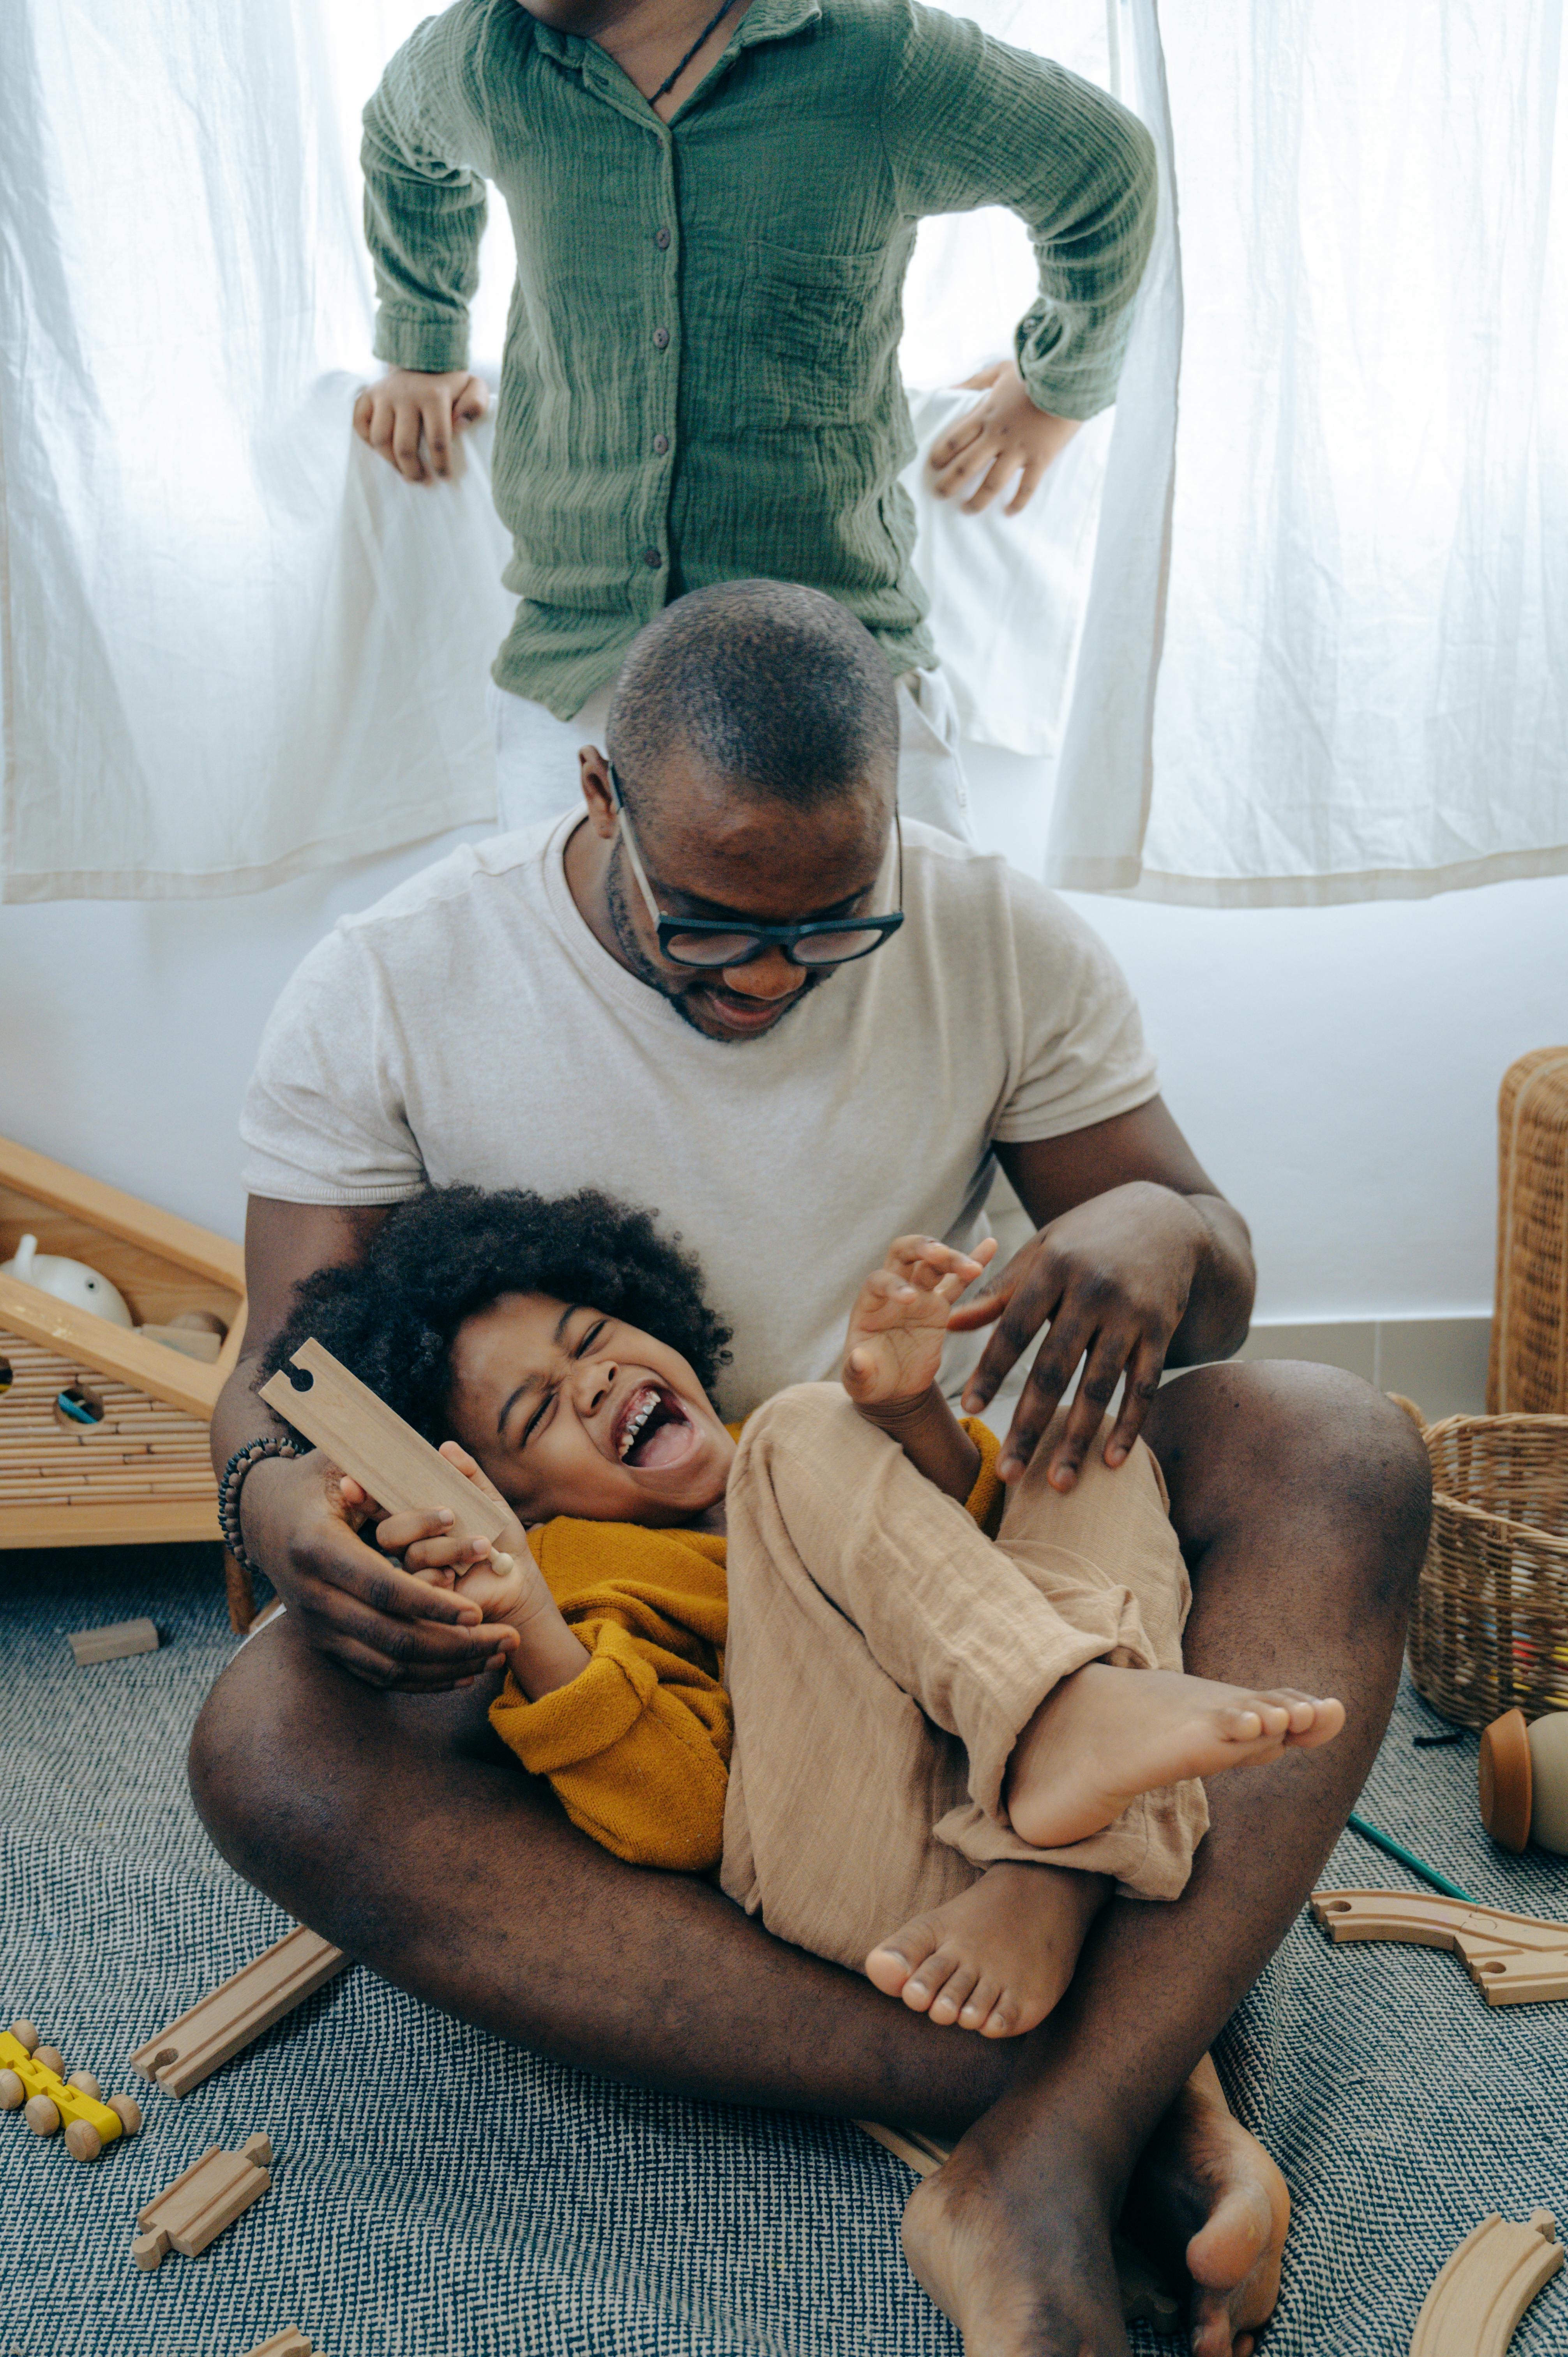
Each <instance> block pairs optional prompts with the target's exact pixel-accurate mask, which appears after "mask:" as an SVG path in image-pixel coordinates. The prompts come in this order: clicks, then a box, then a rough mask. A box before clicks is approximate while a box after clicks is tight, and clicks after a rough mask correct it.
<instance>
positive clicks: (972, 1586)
mask: <svg viewBox="0 0 1568 2357" xmlns="http://www.w3.org/2000/svg"><path fill="white" fill-rule="evenodd" d="M1048 1456H1049V1449H1048V1447H1047V1444H1045V1443H1042V1444H1041V1446H1040V1448H1038V1449H1037V1450H1036V1454H1035V1457H1034V1459H1033V1461H1032V1463H1031V1465H1030V1467H1029V1469H1028V1470H1027V1472H1026V1474H1025V1476H1024V1479H1023V1480H1021V1481H1020V1482H1019V1483H1018V1484H1017V1485H1016V1487H1015V1489H1014V1490H1013V1491H1011V1493H1010V1495H1009V1497H1008V1501H1007V1506H1006V1511H1005V1512H1004V1516H1003V1521H1002V1527H1001V1534H1000V1535H999V1537H998V1538H997V1539H996V1540H995V1541H994V1542H993V1541H992V1540H990V1539H988V1538H986V1537H985V1535H984V1534H983V1532H982V1531H980V1530H979V1529H978V1528H977V1527H976V1525H975V1523H973V1521H972V1519H971V1517H970V1516H969V1514H968V1513H966V1512H965V1511H964V1509H963V1507H962V1506H961V1505H959V1504H958V1503H956V1502H955V1501H953V1500H952V1499H950V1498H946V1497H944V1496H942V1494H941V1493H940V1491H937V1490H935V1489H933V1487H932V1486H931V1484H930V1483H929V1481H927V1480H925V1479H924V1478H923V1477H922V1476H921V1475H920V1474H918V1473H917V1472H916V1470H915V1469H914V1467H913V1466H912V1465H911V1464H910V1463H909V1462H908V1458H906V1457H905V1456H904V1454H903V1451H902V1450H901V1449H900V1448H898V1447H897V1444H896V1443H895V1442H893V1441H891V1440H889V1439H888V1438H886V1436H885V1435H884V1434H882V1433H880V1432H877V1431H875V1429H874V1428H873V1427H872V1426H870V1425H868V1424H866V1423H865V1421H864V1420H863V1419H862V1418H861V1417H860V1416H859V1415H856V1413H855V1410H854V1406H853V1405H852V1404H851V1402H850V1400H849V1399H848V1397H847V1396H846V1394H844V1392H843V1390H842V1389H841V1388H840V1387H839V1386H838V1385H837V1384H836V1383H802V1384H800V1385H798V1386H797V1387H796V1388H795V1389H794V1390H792V1391H788V1392H781V1393H780V1394H779V1396H778V1397H777V1398H776V1399H773V1400H770V1401H769V1402H768V1405H767V1406H766V1407H763V1408H761V1409H759V1410H758V1412H757V1415H754V1416H753V1417H752V1419H751V1421H750V1422H749V1423H748V1424H747V1426H746V1430H745V1432H744V1434H743V1435H742V1437H741V1442H740V1447H739V1449H738V1451H737V1452H736V1461H735V1466H734V1469H733V1471H732V1473H731V1475H730V1483H729V1496H728V1516H729V1641H728V1646H727V1649H726V1653H725V1682H726V1684H727V1685H728V1687H729V1692H730V1696H731V1700H732V1702H733V1705H734V1709H735V1750H734V1755H733V1757H732V1759H731V1762H730V1778H729V1792H728V1798H727V1802H726V1804H725V1833H724V1860H723V1865H722V1867H721V1880H722V1882H723V1885H724V1889H725V1892H726V1893H727V1895H728V1896H729V1897H730V1898H731V1899H733V1900H736V1902H737V1903H738V1904H739V1905H741V1906H743V1907H744V1908H746V1910H747V1912H748V1913H750V1914H760V1915H761V1917H762V1920H763V1921H764V1922H765V1923H766V1924H767V1926H768V1930H769V1931H770V1932H776V1933H778V1935H779V1937H780V1938H781V1939H785V1940H789V1941H792V1942H794V1943H795V1944H796V1945H797V1946H800V1947H803V1948H811V1949H813V1950H814V1951H815V1952H816V1953H818V1954H819V1955H824V1956H831V1957H832V1958H834V1959H835V1960H836V1961H837V1962H838V1963H840V1964H849V1965H852V1966H854V1967H855V1968H856V1969H857V1970H858V1969H859V1968H860V1967H861V1965H862V1964H864V1961H865V1955H866V1953H867V1951H868V1950H869V1949H870V1948H872V1947H874V1946H875V1944H876V1943H877V1941H878V1940H880V1939H882V1938H884V1937H885V1936H886V1934H887V1933H888V1932H892V1931H896V1930H897V1927H898V1925H899V1924H900V1923H903V1922H906V1921H908V1919H909V1918H910V1917H911V1916H913V1915H917V1914H919V1913H921V1912H922V1911H924V1910H926V1909H929V1908H930V1907H933V1906H936V1905H940V1903H941V1902H942V1901H943V1900H950V1899H952V1898H954V1897H956V1895H957V1894H958V1893H959V1892H960V1891H961V1890H964V1889H967V1888H968V1887H969V1885H970V1884H971V1883H972V1882H973V1881H974V1880H975V1879H976V1878H977V1877H978V1876H979V1875H980V1874H981V1873H982V1872H983V1870H984V1868H985V1867H987V1866H989V1865H991V1864H993V1862H995V1861H996V1860H998V1859H1001V1858H1017V1859H1028V1860H1033V1861H1035V1862H1036V1863H1039V1862H1042V1861H1043V1862H1045V1863H1046V1864H1049V1865H1057V1866H1069V1867H1080V1868H1082V1869H1083V1870H1085V1871H1086V1872H1094V1873H1100V1874H1109V1875H1112V1876H1114V1877H1115V1879H1116V1882H1117V1885H1118V1887H1119V1889H1121V1890H1122V1892H1123V1894H1125V1895H1126V1896H1129V1897H1133V1898H1139V1899H1175V1898H1176V1897H1177V1896H1178V1895H1179V1893H1180V1892H1181V1890H1182V1889H1183V1888H1184V1887H1185V1885H1186V1882H1187V1876H1188V1874H1189V1872H1190V1871H1191V1866H1192V1853H1193V1851H1194V1849H1195V1848H1196V1847H1197V1843H1198V1842H1199V1840H1200V1839H1201V1838H1202V1835H1203V1833H1204V1831H1205V1829H1206V1827H1207V1825H1208V1804H1207V1803H1206V1801H1205V1798H1204V1792H1203V1787H1202V1785H1201V1783H1198V1782H1197V1781H1190V1782H1187V1783H1183V1784H1178V1785H1173V1786H1169V1787H1167V1788H1165V1790H1163V1791H1160V1792H1148V1793H1145V1794H1144V1796H1143V1797H1142V1798H1141V1799H1140V1800H1138V1801H1136V1802H1134V1803H1133V1806H1132V1807H1131V1808H1129V1809H1128V1810H1126V1811H1125V1813H1123V1814H1122V1816H1121V1817H1119V1818H1118V1819H1117V1821H1116V1823H1115V1824H1113V1825H1111V1826H1109V1827H1108V1828H1107V1829H1106V1831H1105V1832H1103V1833H1101V1834H1097V1835H1093V1836H1092V1838H1090V1840H1088V1841H1081V1842H1075V1843H1074V1844H1072V1846H1070V1847H1069V1848H1064V1849H1055V1850H1044V1849H1032V1848H1030V1847H1029V1846H1028V1845H1027V1844H1026V1843H1025V1842H1023V1841H1021V1840H1020V1839H1019V1837H1018V1836H1017V1835H1016V1834H1015V1833H1014V1832H1013V1830H1012V1827H1011V1826H1010V1825H1009V1824H1008V1822H1007V1814H1006V1811H1005V1809H1004V1805H1003V1800H1002V1787H1003V1783H1004V1779H1005V1774H1006V1768H1007V1761H1008V1758H1009V1755H1010V1754H1011V1752H1012V1749H1013V1747H1014V1745H1015V1742H1016V1740H1017V1738H1018V1736H1019V1734H1020V1733H1021V1732H1022V1730H1023V1728H1024V1727H1025V1726H1026V1723H1027V1721H1028V1720H1029V1718H1030V1717H1031V1716H1032V1715H1033V1713H1034V1712H1035V1710H1036V1708H1037V1707H1038V1706H1039V1705H1040V1703H1041V1702H1042V1701H1043V1700H1044V1699H1045V1697H1046V1695H1047V1694H1048V1693H1049V1692H1050V1690H1051V1688H1052V1687H1053V1686H1054V1685H1055V1684H1057V1682H1058V1679H1060V1678H1063V1677H1066V1676H1067V1675H1068V1674H1069V1673H1070V1672H1071V1671H1073V1670H1076V1669H1080V1668H1081V1667H1082V1666H1083V1664H1084V1663H1086V1662H1093V1661H1105V1662H1110V1663H1115V1664H1117V1665H1118V1666H1128V1667H1133V1668H1139V1669H1151V1668H1157V1669H1179V1668H1180V1667H1181V1632H1182V1629H1183V1626H1184V1624H1185V1622H1186V1620H1187V1611H1188V1609H1189V1607H1190V1604H1191V1601H1192V1591H1191V1588H1190V1587H1189V1585H1188V1582H1187V1571H1186V1567H1185V1566H1184V1565H1183V1563H1182V1559H1181V1552H1180V1549H1179V1548H1178V1546H1177V1544H1176V1534H1175V1532H1174V1531H1173V1530H1172V1528H1171V1524H1170V1517H1169V1513H1168V1511H1167V1500H1166V1496H1165V1482H1164V1480H1163V1479H1162V1477H1161V1474H1160V1469H1159V1467H1158V1466H1157V1465H1156V1464H1155V1459H1154V1458H1153V1456H1152V1455H1151V1454H1150V1452H1149V1450H1148V1449H1147V1448H1144V1445H1143V1443H1142V1442H1141V1441H1140V1442H1139V1443H1138V1445H1137V1447H1136V1448H1134V1450H1133V1454H1132V1456H1131V1457H1130V1458H1128V1459H1127V1461H1126V1463H1125V1464H1124V1465H1122V1466H1121V1467H1120V1468H1119V1469H1117V1470H1116V1471H1114V1472H1112V1471H1111V1470H1109V1469H1107V1467H1106V1466H1105V1464H1104V1463H1103V1461H1102V1459H1101V1455H1100V1452H1099V1449H1098V1448H1095V1449H1091V1450H1090V1453H1089V1456H1088V1458H1087V1459H1086V1461H1085V1464H1084V1468H1083V1471H1082V1472H1081V1474H1080V1475H1079V1480H1078V1484H1077V1486H1076V1488H1074V1489H1073V1490H1072V1491H1070V1492H1069V1494H1068V1495H1067V1496H1066V1497H1063V1496H1060V1495H1059V1494H1058V1492H1057V1491H1055V1490H1053V1489H1052V1488H1051V1487H1050V1485H1049V1483H1048V1482H1047V1480H1046V1478H1045V1469H1046V1465H1047V1459H1048Z"/></svg>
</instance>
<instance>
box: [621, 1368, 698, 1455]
mask: <svg viewBox="0 0 1568 2357" xmlns="http://www.w3.org/2000/svg"><path fill="white" fill-rule="evenodd" d="M696 1437H697V1433H696V1427H695V1426H694V1425H693V1422H692V1419H691V1417H690V1416H689V1415H687V1413H686V1411H685V1409H684V1408H683V1407H682V1405H681V1402H680V1400H679V1399H678V1398H677V1396H676V1394H674V1393H673V1392H672V1391H668V1390H666V1389H665V1387H664V1386H663V1385H662V1384H656V1383H639V1385H638V1388H637V1389H636V1391H634V1392H633V1393H632V1394H631V1396H630V1398H629V1399H628V1401H627V1403H626V1405H625V1406H624V1407H623V1408H622V1409H621V1412H620V1414H619V1415H618V1417H617V1418H616V1425H615V1435H614V1440H615V1452H616V1455H617V1456H618V1458H620V1461H621V1463H622V1464H623V1465H636V1466H639V1467H641V1468H644V1469H657V1468H658V1467H660V1466H661V1465H675V1464H678V1463H679V1462H680V1460H681V1458H682V1457H684V1456H685V1454H686V1452H687V1450H688V1449H689V1448H691V1447H692V1445H693V1442H694V1440H695V1439H696Z"/></svg>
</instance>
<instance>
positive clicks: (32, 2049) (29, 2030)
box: [11, 2021, 38, 2054]
mask: <svg viewBox="0 0 1568 2357" xmlns="http://www.w3.org/2000/svg"><path fill="white" fill-rule="evenodd" d="M11 2035H12V2037H13V2038H14V2039H15V2040H16V2043H17V2045H18V2046H25V2047H26V2048H27V2051H28V2053H29V2054H36V2053H37V2052H38V2031H37V2030H36V2029H34V2027H33V2025H32V2023H31V2022H30V2021H14V2022H13V2023H12V2024H11Z"/></svg>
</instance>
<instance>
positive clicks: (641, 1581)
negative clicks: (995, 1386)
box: [490, 1418, 1005, 1874]
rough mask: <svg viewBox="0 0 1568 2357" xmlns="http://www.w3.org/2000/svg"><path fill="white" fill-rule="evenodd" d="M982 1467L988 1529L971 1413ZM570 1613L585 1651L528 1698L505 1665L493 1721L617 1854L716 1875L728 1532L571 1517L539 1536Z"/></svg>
mask: <svg viewBox="0 0 1568 2357" xmlns="http://www.w3.org/2000/svg"><path fill="white" fill-rule="evenodd" d="M964 1430H965V1431H966V1432H967V1433H968V1434H969V1436H970V1438H971V1439H972V1441H973V1442H974V1443H975V1446H976V1447H977V1448H979V1450H980V1470H979V1472H978V1473H977V1474H976V1476H975V1481H974V1487H973V1489H972V1491H971V1492H970V1494H969V1497H968V1499H967V1500H966V1501H965V1503H966V1505H967V1507H968V1510H969V1512H971V1513H972V1515H973V1516H974V1519H975V1521H976V1522H977V1523H979V1524H980V1526H981V1528H982V1529H983V1531H986V1532H987V1533H990V1534H993V1533H994V1530H995V1526H996V1524H997V1523H999V1522H1000V1521H1001V1518H1002V1507H1003V1504H1004V1498H1005V1492H1004V1489H1003V1486H1002V1483H1001V1481H1000V1480H999V1479H998V1477H997V1472H996V1459H997V1457H998V1454H999V1450H1000V1444H999V1443H998V1441H997V1440H996V1438H995V1437H994V1436H993V1434H992V1433H991V1432H989V1431H988V1430H987V1429H986V1427H985V1426H984V1425H983V1424H979V1423H976V1422H973V1421H972V1420H970V1419H967V1418H966V1419H965V1422H964ZM528 1544H529V1547H530V1549H531V1550H532V1555H533V1559H534V1561H535V1563H536V1564H537V1565H538V1566H539V1568H540V1570H541V1571H542V1573H543V1575H544V1579H545V1584H546V1586H547V1587H549V1589H550V1593H551V1594H552V1596H553V1598H555V1601H556V1603H557V1604H558V1605H559V1606H560V1608H561V1612H562V1616H563V1618H564V1620H565V1621H566V1622H567V1625H568V1626H569V1627H570V1628H571V1629H572V1631H573V1632H574V1633H575V1636H576V1637H577V1639H578V1641H580V1642H581V1643H582V1644H584V1645H585V1646H586V1648H587V1651H588V1653H589V1656H590V1658H589V1661H588V1664H587V1667H586V1668H585V1669H584V1670H583V1671H581V1672H580V1673H579V1674H578V1675H577V1676H576V1677H575V1678H574V1679H573V1680H572V1682H571V1684H569V1685H564V1686H558V1687H557V1688H556V1689H555V1691H554V1693H553V1694H547V1695H541V1696H540V1698H539V1700H538V1701H537V1702H530V1701H529V1699H528V1697H527V1695H525V1694H524V1693H523V1691H522V1689H521V1686H520V1685H519V1684H518V1683H517V1681H516V1679H515V1678H514V1677H513V1676H512V1674H511V1673H510V1671H509V1672H508V1673H507V1679H506V1684H505V1685H504V1686H503V1687H502V1689H501V1692H500V1694H499V1696H498V1697H497V1699H496V1700H495V1701H494V1702H493V1703H492V1704H491V1705H490V1723H491V1725H492V1726H493V1727H495V1730H496V1732H497V1734H498V1735H499V1737H500V1738H501V1740H502V1742H503V1743H506V1744H508V1745H510V1749H512V1750H513V1751H515V1752H516V1754H517V1756H518V1758H519V1759H520V1760H521V1762H522V1764H523V1766H524V1767H525V1768H526V1769H527V1770H529V1772H530V1773H531V1774H532V1775H535V1776H548V1777H549V1779H550V1781H551V1783H552V1784H553V1786H554V1788H555V1791H556V1792H557V1794H558V1795H559V1797H560V1800H561V1803H562V1805H563V1806H564V1809H565V1811H566V1813H567V1815H568V1816H569V1817H570V1818H571V1820H572V1822H573V1824H575V1825H580V1826H581V1827H582V1829H583V1831H584V1832H585V1834H591V1835H593V1837H594V1839H595V1841H596V1842H599V1843H600V1844H602V1846H604V1847H605V1848H606V1849H607V1850H613V1851H614V1853H615V1855H616V1856H617V1857H624V1858H628V1859H629V1860H630V1862H631V1863H632V1864H633V1865H634V1866H662V1867H671V1868H672V1869H674V1870H675V1871H677V1872H681V1873H686V1874H706V1873H707V1872H709V1871H710V1869H711V1868H713V1867H715V1866H717V1864H718V1862H719V1854H720V1851H721V1849H722V1847H723V1845H724V1822H725V1785H726V1783H727V1782H728V1780H729V1755H730V1740H731V1735H732V1727H731V1721H730V1706H729V1696H728V1695H727V1694H726V1693H725V1689H724V1647H725V1633H726V1629H727V1624H728V1614H729V1598H728V1592H727V1588H726V1585H725V1540H724V1539H723V1538H722V1537H720V1536H718V1535H716V1534H714V1533H713V1532H711V1531H693V1530H645V1529H644V1528H643V1527H642V1525H641V1524H640V1523H583V1522H574V1521H572V1520H571V1519H570V1518H569V1517H568V1516H565V1515H562V1516H561V1517H560V1518H559V1519H558V1520H557V1521H555V1522H553V1523H542V1524H541V1525H540V1526H539V1527H538V1529H536V1530H532V1531H530V1533H529V1534H528Z"/></svg>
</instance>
